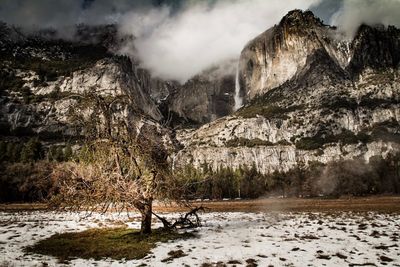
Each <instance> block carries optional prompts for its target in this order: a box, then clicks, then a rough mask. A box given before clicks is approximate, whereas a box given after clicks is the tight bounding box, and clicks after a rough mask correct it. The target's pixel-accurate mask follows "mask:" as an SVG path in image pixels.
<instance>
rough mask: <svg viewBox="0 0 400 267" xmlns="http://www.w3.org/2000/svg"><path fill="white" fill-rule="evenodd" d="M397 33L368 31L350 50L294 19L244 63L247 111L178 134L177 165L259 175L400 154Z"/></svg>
mask: <svg viewBox="0 0 400 267" xmlns="http://www.w3.org/2000/svg"><path fill="white" fill-rule="evenodd" d="M399 41H400V30H398V29H396V28H394V27H388V28H384V27H382V26H376V27H371V26H367V25H362V26H361V27H360V28H359V30H358V32H357V34H356V35H355V37H354V38H353V40H346V39H345V38H344V37H343V36H342V35H341V34H340V32H339V31H338V30H337V29H336V28H334V27H330V26H327V25H324V24H323V23H322V22H321V21H320V20H319V19H318V18H316V17H315V16H314V15H313V14H312V13H311V12H310V11H306V12H303V11H300V10H294V11H291V12H289V13H288V14H287V15H286V16H285V17H284V18H283V19H282V20H281V22H280V23H279V24H278V25H276V26H274V27H273V28H271V29H269V30H267V31H266V32H264V33H262V34H261V35H260V36H258V37H256V38H255V39H254V40H252V41H250V42H249V43H248V44H247V45H246V47H245V48H244V49H243V51H242V54H241V58H240V84H241V95H242V97H243V98H244V100H245V103H246V105H245V106H244V107H242V108H241V109H240V110H238V111H237V112H236V113H234V114H232V115H231V116H228V117H224V118H221V119H218V120H216V121H214V122H212V123H210V124H206V125H204V126H202V127H201V128H200V129H198V130H195V131H191V132H181V134H180V135H178V136H179V139H180V140H181V142H182V143H183V144H184V145H185V148H184V149H183V150H181V151H180V152H179V153H178V154H177V158H176V164H177V165H179V164H182V163H186V162H190V163H191V164H193V165H194V166H196V167H200V166H203V165H204V163H207V164H208V165H210V166H211V167H212V168H213V169H218V168H220V167H230V168H233V169H237V168H239V167H240V166H244V165H247V166H248V167H251V166H252V165H253V164H255V166H256V168H257V170H259V171H261V172H262V173H271V172H273V171H283V172H286V171H289V170H290V169H293V168H295V167H296V166H300V165H301V166H308V165H309V164H311V163H314V162H320V163H323V164H326V163H329V162H332V161H338V160H347V159H355V158H362V159H364V160H366V161H368V160H369V159H371V158H372V157H374V156H379V157H381V156H382V157H386V156H387V155H389V154H391V153H392V154H396V153H398V152H399V148H400V147H399V141H400V135H399V133H400V127H399V119H400V109H399V107H400V106H399V100H400V99H399V97H400V78H399V74H400V72H399V71H400V69H399V67H400V65H399V51H400V46H399Z"/></svg>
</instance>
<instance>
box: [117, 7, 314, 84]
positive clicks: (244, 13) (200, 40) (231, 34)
mask: <svg viewBox="0 0 400 267" xmlns="http://www.w3.org/2000/svg"><path fill="white" fill-rule="evenodd" d="M318 2H319V0H286V1H282V0H268V1H266V0H247V1H224V0H221V1H218V2H216V3H215V4H213V5H209V4H207V3H204V2H203V3H201V2H200V3H199V1H198V2H196V4H193V5H188V6H186V7H185V8H184V9H182V10H180V11H179V12H178V13H174V14H173V15H172V14H171V12H170V10H169V9H168V8H167V7H164V8H161V9H152V10H150V11H148V12H143V11H142V12H130V13H128V14H125V15H124V17H123V19H122V20H121V31H122V32H123V33H127V34H133V35H134V36H135V37H136V39H135V41H134V45H135V50H136V51H132V50H131V49H129V46H127V47H126V48H125V50H124V52H127V51H130V52H131V53H135V55H136V56H137V57H139V58H140V60H141V61H142V65H143V67H145V68H148V69H150V70H151V71H152V72H153V74H154V75H156V76H158V77H161V78H165V79H175V80H178V81H180V82H184V81H186V80H188V79H190V78H191V77H193V76H194V75H196V74H198V73H200V72H201V71H203V70H205V69H206V68H208V67H211V66H212V65H213V64H218V63H220V62H223V61H226V60H230V59H232V58H238V57H239V55H240V52H241V50H242V49H243V47H244V46H245V44H246V43H247V42H248V41H250V40H251V39H252V38H254V37H256V36H257V35H258V34H260V33H262V32H263V31H265V30H266V29H268V28H269V27H271V26H273V25H274V24H276V23H278V22H279V21H280V19H281V18H282V17H283V16H284V15H285V14H286V13H287V12H288V11H290V10H292V9H295V8H298V9H307V8H308V7H310V6H311V5H313V4H316V3H318Z"/></svg>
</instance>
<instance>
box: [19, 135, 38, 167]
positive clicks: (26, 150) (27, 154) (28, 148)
mask: <svg viewBox="0 0 400 267" xmlns="http://www.w3.org/2000/svg"><path fill="white" fill-rule="evenodd" d="M41 157H42V144H41V143H40V141H39V140H38V139H37V138H31V139H29V141H28V142H27V143H26V144H25V145H24V147H23V148H22V151H21V161H22V162H33V161H36V160H39V159H40V158H41Z"/></svg>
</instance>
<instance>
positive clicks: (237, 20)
mask: <svg viewBox="0 0 400 267" xmlns="http://www.w3.org/2000/svg"><path fill="white" fill-rule="evenodd" d="M292 9H303V10H306V9H311V10H312V11H313V12H315V13H316V15H317V16H320V17H321V18H322V19H323V20H324V21H325V22H326V23H329V22H330V23H332V24H334V25H337V26H339V30H341V31H344V32H345V33H346V34H347V36H349V37H351V36H353V35H354V33H355V31H356V30H357V27H358V26H359V25H360V24H361V23H367V24H378V23H382V24H384V25H389V24H393V25H396V26H400V16H399V14H398V13H399V10H400V0H286V1H282V0H246V1H244V0H243V1H240V0H204V1H203V0H201V1H199V0H114V1H110V0H57V1H54V0H35V1H32V0H0V20H2V21H5V22H6V23H8V24H13V25H16V26H19V27H21V28H22V29H23V30H25V31H35V30H37V29H42V28H53V29H56V30H58V33H59V35H58V37H61V38H65V39H71V38H73V37H74V27H73V26H74V25H77V24H88V25H102V24H117V25H118V29H119V32H120V34H129V35H134V36H135V39H134V40H133V41H132V42H130V43H127V44H126V45H125V46H124V47H123V48H122V49H121V50H120V51H119V52H120V53H123V54H128V55H131V56H135V57H136V58H138V59H139V60H140V62H141V64H142V66H143V67H145V68H148V69H150V70H151V71H152V73H153V75H154V76H157V77H160V78H164V79H172V80H177V81H180V82H182V83H183V82H185V81H187V80H188V79H190V78H191V77H193V76H194V75H196V74H198V73H200V72H201V71H204V70H205V69H207V68H210V67H213V66H214V65H218V64H221V62H236V61H237V60H238V57H239V55H240V52H241V50H242V49H243V47H244V46H245V45H246V43H247V42H249V41H250V40H251V39H252V38H254V37H256V36H257V35H258V34H260V33H262V32H263V31H265V30H266V29H268V28H269V27H271V26H273V25H274V24H277V23H278V22H279V21H280V19H281V18H282V17H283V16H284V15H285V14H286V13H287V12H288V11H290V10H292ZM234 64H236V63H234Z"/></svg>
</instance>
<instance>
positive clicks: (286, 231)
mask: <svg viewBox="0 0 400 267" xmlns="http://www.w3.org/2000/svg"><path fill="white" fill-rule="evenodd" d="M373 200H374V201H375V203H379V205H376V206H371V205H372V204H371V203H372V202H373ZM389 200H390V201H389ZM297 201H300V202H297ZM301 201H305V202H307V201H309V200H279V199H265V200H257V201H255V202H256V203H259V204H260V203H266V202H268V203H270V204H271V203H275V204H276V205H275V206H274V205H272V204H271V205H270V207H269V208H268V207H264V210H255V209H254V210H252V209H250V210H251V211H249V212H243V211H241V212H232V211H229V212H226V211H221V210H220V211H218V209H220V208H219V207H221V209H222V207H223V206H228V207H229V206H230V205H233V206H235V205H236V206H243V207H244V206H246V205H250V204H246V203H252V201H249V202H246V201H241V202H229V201H226V202H218V203H217V202H212V203H208V204H211V205H209V206H211V208H212V210H214V212H208V213H205V214H202V219H203V221H204V227H202V228H200V229H198V230H197V231H198V233H197V234H198V238H194V239H187V240H177V241H173V242H169V243H162V244H159V245H158V246H157V247H156V248H155V249H153V250H152V254H151V255H149V256H147V257H146V258H145V259H142V260H137V261H129V262H124V261H114V262H113V261H109V260H102V261H87V260H80V259H75V260H72V261H71V262H69V264H70V265H72V266H139V265H140V266H202V265H203V266H215V264H217V263H218V262H220V264H221V265H219V266H224V265H222V264H226V265H227V266H233V265H236V266H246V265H248V266H256V265H255V264H257V265H258V266H269V265H271V266H272V265H273V266H361V265H363V266H384V265H387V266H400V242H399V240H400V212H399V210H398V209H399V198H389V197H388V198H373V199H352V200H335V201H333V200H313V201H314V202H313V203H314V205H313V206H312V205H311V202H310V203H309V204H310V205H309V206H308V208H307V205H306V204H305V203H303V204H304V205H303V206H302V207H303V208H300V206H298V207H297V206H296V205H297V204H299V203H301ZM291 202H293V203H296V205H295V204H290V203H291ZM363 202H364V204H362V203H363ZM231 203H236V204H235V205H234V204H231ZM284 203H286V204H287V205H282V204H284ZM318 203H319V204H318ZM346 203H349V204H348V205H347V206H346ZM368 203H369V204H368ZM390 203H391V205H389V204H390ZM278 204H279V205H278ZM253 206H254V203H253ZM260 206H262V205H261V204H260ZM279 206H280V207H281V211H278V207H279ZM390 206H392V207H393V208H389V207H390ZM296 207H297V208H296ZM312 207H314V210H313V209H312ZM283 208H284V209H283ZM158 209H161V208H160V207H159V208H158ZM396 209H397V211H396ZM164 212H166V213H165V216H168V217H174V216H177V215H178V214H177V213H168V212H167V211H166V210H164ZM129 215H130V216H127V214H115V213H108V214H105V215H99V214H94V215H93V216H91V217H86V216H85V214H84V213H79V214H78V213H53V212H49V211H43V210H36V211H1V212H0V266H3V265H4V266H56V265H57V266H59V264H60V263H59V262H58V261H57V259H55V258H52V257H47V256H41V255H29V254H25V253H24V252H23V247H25V246H29V245H32V244H34V243H35V242H36V241H38V240H41V239H43V238H46V237H49V236H51V235H53V234H55V233H60V232H71V231H81V230H85V229H88V228H93V227H115V226H118V227H120V226H123V225H126V226H127V227H131V228H137V227H138V226H139V216H138V214H135V213H132V214H129ZM154 223H155V225H154V226H155V227H157V226H159V224H158V223H157V222H154ZM177 250H182V251H183V253H181V255H180V256H183V257H180V258H175V259H170V260H169V261H168V260H165V259H167V258H168V257H169V255H168V253H169V252H170V251H177ZM207 264H209V265H207ZM213 264H214V265H213ZM252 264H253V265H252Z"/></svg>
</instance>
